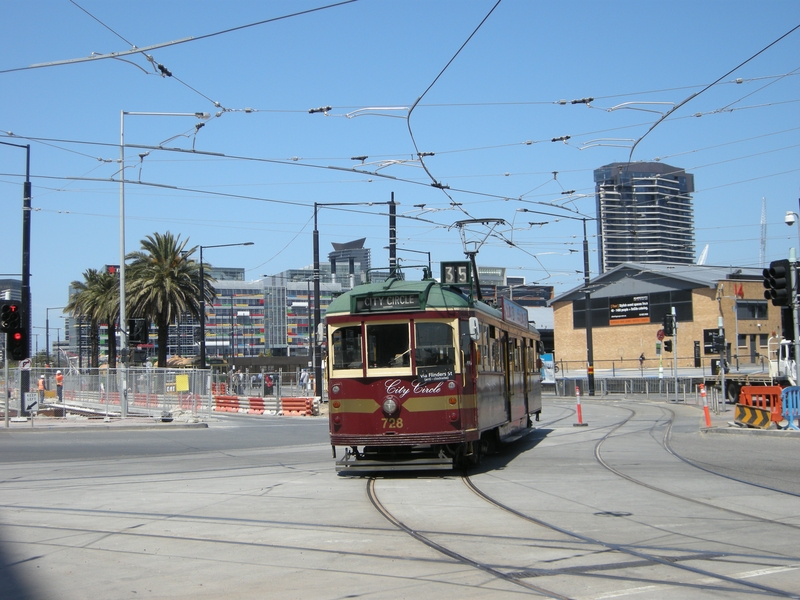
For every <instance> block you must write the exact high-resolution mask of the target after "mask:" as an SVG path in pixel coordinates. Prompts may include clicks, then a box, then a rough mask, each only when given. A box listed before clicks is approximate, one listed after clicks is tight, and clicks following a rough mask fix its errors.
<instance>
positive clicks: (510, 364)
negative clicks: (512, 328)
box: [501, 331, 514, 421]
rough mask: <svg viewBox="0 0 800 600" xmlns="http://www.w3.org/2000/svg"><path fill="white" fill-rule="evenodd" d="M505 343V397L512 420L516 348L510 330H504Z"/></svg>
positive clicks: (508, 418) (507, 410)
mask: <svg viewBox="0 0 800 600" xmlns="http://www.w3.org/2000/svg"><path fill="white" fill-rule="evenodd" d="M501 340H502V343H503V372H504V374H505V377H504V381H505V385H504V388H505V389H504V390H503V399H504V400H505V410H506V419H507V420H509V421H510V420H511V395H512V394H513V393H514V372H513V371H514V356H513V352H514V348H513V346H512V345H511V344H512V343H513V340H509V338H508V332H507V331H503V332H502V338H501Z"/></svg>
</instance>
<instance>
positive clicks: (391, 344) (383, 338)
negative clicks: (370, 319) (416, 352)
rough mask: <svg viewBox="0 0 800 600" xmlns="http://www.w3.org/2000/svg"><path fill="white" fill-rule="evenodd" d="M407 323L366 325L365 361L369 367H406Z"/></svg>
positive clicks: (408, 347) (408, 349) (407, 351)
mask: <svg viewBox="0 0 800 600" xmlns="http://www.w3.org/2000/svg"><path fill="white" fill-rule="evenodd" d="M409 352H410V346H409V342H408V324H407V323H392V324H386V325H367V363H368V366H369V368H371V369H391V368H396V367H408V366H409V364H410V359H409V356H408V355H409Z"/></svg>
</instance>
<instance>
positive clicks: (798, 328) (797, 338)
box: [784, 210, 800, 377]
mask: <svg viewBox="0 0 800 600" xmlns="http://www.w3.org/2000/svg"><path fill="white" fill-rule="evenodd" d="M784 222H785V223H786V224H787V225H788V226H789V227H791V226H792V225H794V224H795V223H797V241H798V242H800V215H798V214H797V213H796V212H794V211H791V210H787V211H786V217H785V218H784ZM798 251H800V246H798ZM789 260H790V261H791V262H792V269H791V270H792V275H791V277H792V299H791V306H792V321H793V323H794V355H795V364H797V358H796V357H798V356H800V323H798V319H800V306H798V304H800V300H799V299H798V295H797V285H798V272H797V271H798V263H797V254H796V252H795V250H794V248H792V249H791V251H790V252H789ZM797 376H798V373H797V371H796V372H795V377H797Z"/></svg>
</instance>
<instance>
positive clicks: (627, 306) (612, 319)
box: [608, 294, 650, 326]
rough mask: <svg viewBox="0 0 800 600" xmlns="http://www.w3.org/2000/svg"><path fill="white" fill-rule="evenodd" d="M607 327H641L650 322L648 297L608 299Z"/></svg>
mask: <svg viewBox="0 0 800 600" xmlns="http://www.w3.org/2000/svg"><path fill="white" fill-rule="evenodd" d="M608 308H609V315H608V324H609V325H612V326H613V325H642V324H645V323H649V322H650V296H648V295H647V294H644V295H641V296H617V297H615V298H609V304H608Z"/></svg>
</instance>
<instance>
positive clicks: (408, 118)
mask: <svg viewBox="0 0 800 600" xmlns="http://www.w3.org/2000/svg"><path fill="white" fill-rule="evenodd" d="M500 2H502V0H497V2H496V3H495V5H494V6H493V7H492V8H491V10H490V11H489V12H488V13H487V14H486V16H485V17H484V18H483V20H482V21H481V22H480V23H479V24H478V26H477V27H476V28H475V30H474V31H473V32H472V33H471V34H469V37H468V38H467V39H466V40H465V41H464V43H463V44H461V47H460V48H459V49H458V50H457V51H456V53H455V54H454V55H453V56H452V58H451V59H450V60H449V61H447V64H446V65H445V66H444V67H443V68H442V70H441V71H439V74H438V75H437V76H436V77H435V78H434V79H433V81H432V82H431V83H430V85H429V86H428V87H427V88H425V91H424V92H422V95H421V96H420V97H419V98H417V99H416V100H415V101H414V104H412V105H411V108H409V109H408V114H407V115H406V127H408V135H409V136H410V137H411V143H412V144H413V145H414V150H415V152H416V153H417V156H418V157H419V162H420V164H421V165H422V168H423V169H424V170H425V172H426V173H427V174H428V177H430V178H431V181H432V182H433V183H431V185H432V186H434V187H436V188H439V189H440V190H442V192H443V193H444V195H445V196H447V197H448V198H450V200H451V202H453V204H454V205H455V200H453V197H452V196H451V195H450V194H448V193H447V189H446V187H445V186H443V185H442V184H441V183H440V182H439V181H437V179H436V178H435V177H434V176H433V174H432V173H431V172H430V170H428V165H426V164H425V160H424V158H423V153H422V152H420V150H419V146H417V140H416V139H414V130H413V129H412V128H411V115H412V113H413V112H414V109H415V108H416V107H417V105H418V104H419V103H420V101H421V100H422V99H423V98H424V97H425V95H426V94H427V93H428V92H429V91H430V90H431V88H433V86H434V85H436V82H437V81H439V78H440V77H441V76H442V75H443V74H444V72H445V71H446V70H447V68H448V67H449V66H450V65H451V64H452V63H453V61H454V60H455V59H456V58H457V57H458V55H459V54H461V51H462V50H463V49H464V48H465V47H466V46H467V44H468V43H469V42H470V40H471V39H472V38H473V37H474V36H475V34H476V33H477V32H478V30H479V29H480V28H481V27H482V26H483V24H484V23H485V22H486V20H487V19H488V18H489V17H490V16H491V14H492V13H493V12H494V10H495V9H496V8H497V7H498V6H499V5H500ZM459 206H460V205H459ZM461 211H462V212H463V213H464V214H465V215H467V216H471V215H470V214H469V213H468V212H467V211H466V210H464V209H463V208H461Z"/></svg>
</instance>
